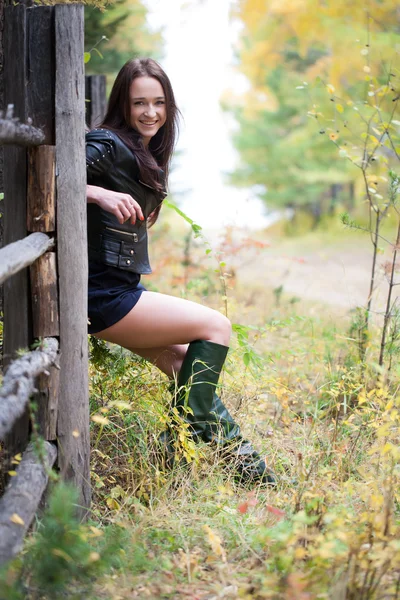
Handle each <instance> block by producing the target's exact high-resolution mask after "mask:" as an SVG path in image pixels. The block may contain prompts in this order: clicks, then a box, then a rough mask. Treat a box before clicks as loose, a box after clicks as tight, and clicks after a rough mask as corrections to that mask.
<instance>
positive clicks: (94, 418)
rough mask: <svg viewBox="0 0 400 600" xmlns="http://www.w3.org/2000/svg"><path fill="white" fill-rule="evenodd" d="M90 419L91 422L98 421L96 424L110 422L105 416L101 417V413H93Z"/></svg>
mask: <svg viewBox="0 0 400 600" xmlns="http://www.w3.org/2000/svg"><path fill="white" fill-rule="evenodd" d="M92 421H93V423H98V425H108V424H109V423H110V421H109V420H108V419H107V418H106V417H102V416H101V415H93V416H92Z"/></svg>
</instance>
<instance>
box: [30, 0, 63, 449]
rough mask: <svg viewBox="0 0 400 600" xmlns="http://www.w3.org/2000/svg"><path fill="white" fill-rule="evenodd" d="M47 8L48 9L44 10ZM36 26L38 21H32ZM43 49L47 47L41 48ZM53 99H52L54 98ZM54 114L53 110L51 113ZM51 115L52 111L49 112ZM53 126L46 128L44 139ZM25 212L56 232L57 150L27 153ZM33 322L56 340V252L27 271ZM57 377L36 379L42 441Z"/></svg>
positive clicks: (53, 409) (51, 433)
mask: <svg viewBox="0 0 400 600" xmlns="http://www.w3.org/2000/svg"><path fill="white" fill-rule="evenodd" d="M46 8H47V7H46ZM31 20H32V21H34V22H37V21H38V19H33V18H32V19H31ZM44 45H46V44H44ZM53 99H54V98H53ZM53 110H54V109H53ZM50 114H52V113H51V111H50ZM52 129H53V124H52V123H51V128H50V124H49V123H48V124H47V127H46V129H45V131H46V135H47V137H49V136H50V133H51V132H52ZM28 157H29V161H28V162H29V171H28V212H27V227H28V230H29V231H41V232H46V233H53V234H54V233H55V230H56V185H55V172H56V148H55V146H39V147H37V148H32V149H31V150H30V151H29V152H28ZM30 276H31V297H32V318H33V335H34V337H38V338H43V337H50V336H59V334H60V326H59V315H58V312H59V307H58V278H57V259H56V254H55V252H46V253H45V254H43V256H41V258H40V259H39V260H37V261H36V262H35V263H34V264H33V265H32V266H31V268H30ZM59 383H60V376H59V371H58V369H56V368H55V367H50V369H48V372H47V374H46V373H43V374H41V375H40V376H39V377H38V379H37V385H36V387H37V390H38V391H37V394H36V396H35V400H36V403H37V406H38V412H37V423H38V429H39V433H40V435H41V436H43V438H44V439H45V440H52V441H54V440H56V438H57V407H58V395H59Z"/></svg>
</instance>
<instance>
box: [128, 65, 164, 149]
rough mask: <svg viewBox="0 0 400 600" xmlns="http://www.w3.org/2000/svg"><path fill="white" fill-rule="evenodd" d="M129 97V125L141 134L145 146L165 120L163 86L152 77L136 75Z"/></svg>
mask: <svg viewBox="0 0 400 600" xmlns="http://www.w3.org/2000/svg"><path fill="white" fill-rule="evenodd" d="M129 97H130V107H131V113H130V117H131V122H130V125H131V127H133V128H134V129H136V131H138V132H139V133H140V134H141V135H142V137H143V142H144V144H145V145H146V146H147V145H148V143H149V141H150V140H151V138H152V137H153V136H154V135H156V133H157V131H158V130H159V129H160V127H162V126H163V125H164V123H165V121H166V120H167V109H166V106H165V94H164V90H163V87H162V85H161V83H160V82H159V81H158V79H155V78H154V77H137V78H136V79H134V80H133V81H132V83H131V87H130V90H129Z"/></svg>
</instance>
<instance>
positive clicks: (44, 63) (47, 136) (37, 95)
mask: <svg viewBox="0 0 400 600" xmlns="http://www.w3.org/2000/svg"><path fill="white" fill-rule="evenodd" d="M26 17H27V51H28V70H27V84H28V86H29V95H28V115H29V116H30V117H32V119H34V124H35V125H36V126H37V127H40V129H41V130H42V131H43V132H44V142H43V143H44V144H54V141H55V140H54V95H55V74H54V68H55V66H54V61H55V56H54V6H33V7H32V8H28V9H27V11H26ZM33 231H34V230H33Z"/></svg>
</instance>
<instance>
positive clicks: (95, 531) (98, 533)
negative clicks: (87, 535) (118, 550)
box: [89, 525, 104, 537]
mask: <svg viewBox="0 0 400 600" xmlns="http://www.w3.org/2000/svg"><path fill="white" fill-rule="evenodd" d="M89 529H90V531H91V532H92V534H93V536H94V537H101V536H102V535H104V533H103V531H102V530H101V529H99V528H98V527H93V525H91V526H90V527H89Z"/></svg>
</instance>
